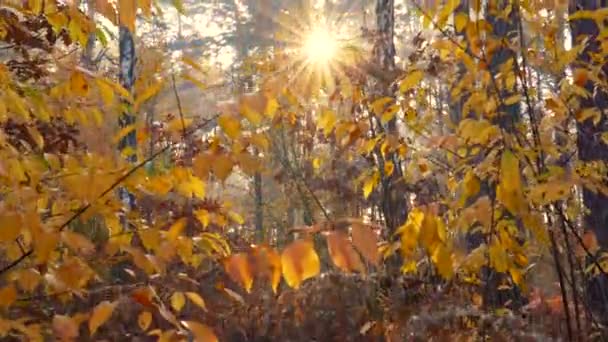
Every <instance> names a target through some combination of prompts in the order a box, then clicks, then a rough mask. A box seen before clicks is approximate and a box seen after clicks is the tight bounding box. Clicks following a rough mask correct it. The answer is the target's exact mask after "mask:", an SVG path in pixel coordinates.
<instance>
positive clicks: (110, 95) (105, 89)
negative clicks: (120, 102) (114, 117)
mask: <svg viewBox="0 0 608 342" xmlns="http://www.w3.org/2000/svg"><path fill="white" fill-rule="evenodd" d="M95 83H96V84H97V88H98V89H99V92H100V93H101V99H102V100H103V103H104V104H105V105H106V106H109V105H111V104H112V103H113V102H114V89H113V88H112V86H111V85H109V84H108V82H106V81H105V80H103V79H100V78H97V79H95Z"/></svg>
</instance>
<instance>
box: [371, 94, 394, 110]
mask: <svg viewBox="0 0 608 342" xmlns="http://www.w3.org/2000/svg"><path fill="white" fill-rule="evenodd" d="M391 102H393V98H392V97H388V96H387V97H381V98H379V99H377V100H375V101H374V102H372V104H371V108H372V111H373V112H374V113H375V114H376V115H380V114H382V113H383V112H384V107H386V105H387V104H389V103H391Z"/></svg>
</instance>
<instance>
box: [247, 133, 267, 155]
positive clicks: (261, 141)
mask: <svg viewBox="0 0 608 342" xmlns="http://www.w3.org/2000/svg"><path fill="white" fill-rule="evenodd" d="M251 143H252V144H254V145H255V146H256V147H257V148H259V149H261V150H262V151H268V149H269V148H270V142H269V141H268V139H267V138H266V135H265V134H263V133H255V134H252V135H251Z"/></svg>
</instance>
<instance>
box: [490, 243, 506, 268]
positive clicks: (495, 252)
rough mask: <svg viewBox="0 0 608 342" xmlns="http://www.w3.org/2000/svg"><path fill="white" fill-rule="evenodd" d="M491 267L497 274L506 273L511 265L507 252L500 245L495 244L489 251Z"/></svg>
mask: <svg viewBox="0 0 608 342" xmlns="http://www.w3.org/2000/svg"><path fill="white" fill-rule="evenodd" d="M488 253H489V259H490V265H491V266H492V268H494V269H495V270H496V272H500V273H502V272H506V271H507V269H508V267H509V265H508V260H507V251H506V250H505V248H504V247H503V246H501V245H499V244H498V243H493V244H492V245H491V246H490V248H489V249H488Z"/></svg>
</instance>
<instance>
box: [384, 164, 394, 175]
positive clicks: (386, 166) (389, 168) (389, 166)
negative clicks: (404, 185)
mask: <svg viewBox="0 0 608 342" xmlns="http://www.w3.org/2000/svg"><path fill="white" fill-rule="evenodd" d="M394 170H395V164H393V162H392V161H390V160H387V161H386V162H385V163H384V175H385V176H386V177H389V176H390V175H392V174H393V171H394Z"/></svg>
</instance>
